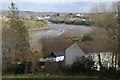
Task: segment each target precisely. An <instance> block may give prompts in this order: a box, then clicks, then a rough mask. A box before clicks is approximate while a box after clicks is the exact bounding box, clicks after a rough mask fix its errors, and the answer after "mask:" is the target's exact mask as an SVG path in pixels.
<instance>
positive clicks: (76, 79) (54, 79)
mask: <svg viewBox="0 0 120 80" xmlns="http://www.w3.org/2000/svg"><path fill="white" fill-rule="evenodd" d="M8 79H14V80H18V79H19V80H23V79H26V80H30V79H31V80H36V79H37V80H41V79H42V80H46V79H47V80H116V79H102V78H95V77H80V76H50V75H8V76H3V79H2V80H8Z"/></svg>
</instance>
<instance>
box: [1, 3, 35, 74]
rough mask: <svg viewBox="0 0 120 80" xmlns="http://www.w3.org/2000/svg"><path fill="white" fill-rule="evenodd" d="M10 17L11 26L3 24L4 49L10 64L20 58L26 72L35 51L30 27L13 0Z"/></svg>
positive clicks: (9, 23)
mask: <svg viewBox="0 0 120 80" xmlns="http://www.w3.org/2000/svg"><path fill="white" fill-rule="evenodd" d="M9 18H10V20H9V21H8V26H9V28H8V27H7V28H6V27H4V26H3V38H2V41H3V45H2V47H3V50H2V51H3V53H4V54H5V56H6V61H8V62H7V63H9V64H8V65H10V64H12V62H17V61H19V60H20V61H22V62H24V63H25V66H26V67H25V73H27V62H28V61H29V60H30V59H31V55H32V53H33V52H31V49H30V44H29V35H28V29H27V28H26V27H25V26H24V22H23V20H22V19H20V18H19V10H18V8H16V6H15V4H14V3H13V2H12V3H11V7H9Z"/></svg>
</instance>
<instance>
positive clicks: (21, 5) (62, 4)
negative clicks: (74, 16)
mask: <svg viewBox="0 0 120 80" xmlns="http://www.w3.org/2000/svg"><path fill="white" fill-rule="evenodd" d="M115 1H118V0H2V9H3V10H8V7H9V6H10V3H11V2H14V3H15V4H16V6H17V7H18V9H19V10H20V11H34V12H60V13H64V12H65V13H89V12H90V11H91V7H92V5H93V2H107V4H109V3H111V2H115Z"/></svg>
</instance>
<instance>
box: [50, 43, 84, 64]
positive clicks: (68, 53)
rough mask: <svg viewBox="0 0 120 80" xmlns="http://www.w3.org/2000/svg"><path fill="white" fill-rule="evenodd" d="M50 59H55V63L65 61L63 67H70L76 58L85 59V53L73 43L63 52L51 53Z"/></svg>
mask: <svg viewBox="0 0 120 80" xmlns="http://www.w3.org/2000/svg"><path fill="white" fill-rule="evenodd" d="M51 57H54V58H56V62H60V61H63V60H65V65H66V66H68V65H72V64H73V63H74V62H75V61H76V60H77V58H80V59H82V57H85V53H84V52H83V51H82V50H81V48H80V47H79V46H78V45H77V44H76V43H74V44H73V45H71V46H70V47H68V48H67V49H66V50H65V51H54V52H52V53H51Z"/></svg>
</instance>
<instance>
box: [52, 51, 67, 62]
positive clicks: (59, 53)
mask: <svg viewBox="0 0 120 80" xmlns="http://www.w3.org/2000/svg"><path fill="white" fill-rule="evenodd" d="M51 57H55V58H56V62H59V61H63V60H64V58H65V51H54V52H52V53H51Z"/></svg>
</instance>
